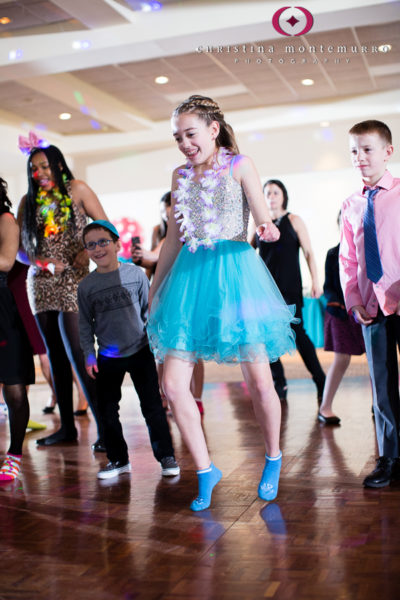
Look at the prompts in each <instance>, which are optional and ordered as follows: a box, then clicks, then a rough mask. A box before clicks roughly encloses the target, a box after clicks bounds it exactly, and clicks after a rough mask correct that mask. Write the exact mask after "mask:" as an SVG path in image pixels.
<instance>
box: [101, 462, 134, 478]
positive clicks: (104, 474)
mask: <svg viewBox="0 0 400 600" xmlns="http://www.w3.org/2000/svg"><path fill="white" fill-rule="evenodd" d="M131 470H132V469H131V464H130V463H129V462H127V463H122V462H120V461H119V460H117V462H109V463H108V465H107V466H105V467H104V469H102V470H101V471H99V472H98V473H97V477H98V479H111V478H112V477H117V476H118V475H121V473H130V472H131Z"/></svg>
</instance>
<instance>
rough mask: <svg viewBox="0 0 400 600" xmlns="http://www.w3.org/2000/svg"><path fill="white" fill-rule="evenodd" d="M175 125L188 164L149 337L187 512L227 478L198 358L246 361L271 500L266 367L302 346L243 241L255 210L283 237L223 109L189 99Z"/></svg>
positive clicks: (275, 446)
mask: <svg viewBox="0 0 400 600" xmlns="http://www.w3.org/2000/svg"><path fill="white" fill-rule="evenodd" d="M172 128H173V134H174V137H175V140H176V142H177V144H178V147H179V150H180V151H181V152H182V153H183V154H184V155H185V157H186V158H187V163H186V165H184V166H183V167H180V168H178V169H176V170H175V171H174V173H173V178H172V188H171V189H172V197H173V200H172V210H173V213H174V215H175V219H173V218H171V219H170V221H169V225H168V233H167V237H166V240H165V242H164V245H163V247H162V250H161V255H160V259H159V262H158V266H157V270H156V273H155V276H154V280H153V284H152V286H151V290H150V301H152V307H151V313H150V318H149V323H148V335H149V340H150V345H151V348H152V350H153V352H154V354H155V356H156V359H157V360H158V361H159V362H164V373H163V381H162V386H163V390H164V393H165V394H166V396H167V398H168V401H169V403H170V406H171V408H172V411H173V414H174V417H175V420H176V423H177V425H178V427H179V429H180V432H181V435H182V437H183V439H184V442H185V444H186V445H187V447H188V449H189V451H190V453H191V455H192V457H193V460H194V463H195V465H196V468H197V476H198V483H199V492H198V496H197V498H196V499H195V500H193V502H192V503H191V505H190V508H191V509H192V510H194V511H200V510H204V509H206V508H208V507H209V506H210V503H211V495H212V490H213V488H214V486H215V485H216V484H217V483H218V482H219V480H220V479H221V477H222V473H221V471H220V470H219V469H218V468H217V467H216V466H215V465H214V464H213V463H212V462H211V460H210V457H209V454H208V450H207V445H206V441H205V438H204V434H203V430H202V427H201V419H200V414H199V411H198V410H197V407H196V403H195V400H194V398H193V396H192V394H191V392H190V380H191V376H192V372H193V368H194V365H195V363H196V362H197V361H198V360H199V359H205V360H215V361H216V362H219V363H240V364H241V368H242V372H243V376H244V379H245V381H246V383H247V386H248V389H249V391H250V394H251V398H252V401H253V406H254V411H255V414H256V418H257V420H258V422H259V425H260V427H261V430H262V434H263V437H264V442H265V447H266V458H265V467H264V470H263V473H262V476H261V481H260V484H259V487H258V494H259V496H260V498H262V499H263V500H273V499H274V498H275V497H276V495H277V493H278V481H279V473H280V468H281V460H282V453H281V451H280V447H279V435H280V420H281V407H280V401H279V398H278V396H277V394H276V392H275V390H274V385H273V382H272V378H271V372H270V368H269V362H270V361H274V360H277V359H278V358H279V356H281V355H282V354H284V353H285V352H287V351H288V350H292V349H295V343H294V336H293V333H292V330H291V327H290V323H291V322H292V321H293V319H294V317H293V315H294V312H295V307H288V306H287V305H286V304H285V302H284V300H283V298H282V296H281V294H280V292H279V290H278V288H277V287H276V285H275V283H274V281H273V279H272V277H271V275H270V274H269V271H268V269H267V268H266V267H265V265H264V264H263V262H262V260H261V259H260V258H259V257H258V256H257V254H256V253H255V251H254V250H253V248H252V247H251V246H250V245H249V244H248V243H247V242H246V239H247V225H248V218H249V212H250V211H251V213H252V215H253V217H254V220H255V222H256V225H257V226H258V227H257V230H258V233H259V235H260V237H261V239H264V240H270V241H274V240H276V239H278V237H279V231H278V230H277V228H276V227H275V225H273V224H272V222H271V219H270V216H269V213H268V209H267V207H266V203H265V200H264V196H263V193H262V190H261V185H260V180H259V177H258V175H257V172H256V170H255V168H254V166H253V163H252V162H251V160H250V159H249V158H247V157H246V156H242V155H240V154H239V151H238V148H237V145H236V141H235V137H234V134H233V131H232V129H231V127H230V126H229V125H227V124H226V123H225V120H224V115H223V114H222V112H221V110H220V108H219V106H218V104H217V103H216V102H214V101H213V100H211V98H206V97H204V96H191V97H190V98H188V99H187V100H185V101H184V102H183V103H182V104H180V105H179V106H178V107H177V108H176V110H175V111H174V113H173V118H172ZM181 242H184V245H183V246H182V244H181Z"/></svg>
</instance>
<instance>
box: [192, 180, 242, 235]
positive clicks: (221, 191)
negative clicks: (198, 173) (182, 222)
mask: <svg viewBox="0 0 400 600" xmlns="http://www.w3.org/2000/svg"><path fill="white" fill-rule="evenodd" d="M219 179H220V181H219V185H218V186H217V187H216V189H215V191H214V198H213V209H214V210H215V213H216V219H215V220H216V222H217V223H218V225H219V226H220V227H219V232H218V235H216V236H215V239H220V240H233V241H241V242H246V241H247V229H248V224H249V214H250V209H249V205H248V204H247V200H246V196H245V194H244V192H243V189H242V187H241V185H240V183H238V182H237V181H236V179H234V178H233V176H232V175H230V174H229V173H227V174H225V175H221V176H220V178H219ZM201 191H202V187H201V183H198V182H196V181H193V180H191V182H190V187H189V190H188V194H187V195H186V197H185V205H186V206H187V207H188V208H189V209H190V220H191V222H192V223H193V225H194V232H193V237H194V238H196V239H198V240H202V239H204V238H206V237H207V234H206V233H205V231H204V225H205V223H204V216H203V210H204V208H203V206H204V205H203V202H202V200H201V197H200V194H201Z"/></svg>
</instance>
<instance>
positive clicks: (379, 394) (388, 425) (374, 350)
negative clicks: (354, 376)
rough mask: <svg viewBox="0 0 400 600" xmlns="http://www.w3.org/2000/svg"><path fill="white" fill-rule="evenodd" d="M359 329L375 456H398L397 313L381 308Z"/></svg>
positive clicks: (399, 338)
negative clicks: (368, 379) (367, 375)
mask: <svg viewBox="0 0 400 600" xmlns="http://www.w3.org/2000/svg"><path fill="white" fill-rule="evenodd" d="M362 331H363V335H364V341H365V349H366V352H367V359H368V367H369V373H370V376H371V382H372V394H373V402H374V414H375V430H376V437H377V441H378V449H379V456H387V457H389V458H398V456H399V417H400V399H399V379H398V378H399V373H398V364H397V345H399V346H400V317H399V316H397V315H389V316H387V317H385V316H384V315H383V314H382V313H381V312H380V313H379V314H378V316H377V317H376V318H375V319H374V322H373V323H372V324H371V325H367V326H366V325H363V326H362Z"/></svg>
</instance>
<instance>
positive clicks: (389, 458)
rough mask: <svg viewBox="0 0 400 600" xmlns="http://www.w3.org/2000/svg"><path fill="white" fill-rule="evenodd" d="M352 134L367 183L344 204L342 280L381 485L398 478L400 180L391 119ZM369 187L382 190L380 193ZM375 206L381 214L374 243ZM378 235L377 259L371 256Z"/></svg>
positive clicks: (374, 482)
mask: <svg viewBox="0 0 400 600" xmlns="http://www.w3.org/2000/svg"><path fill="white" fill-rule="evenodd" d="M349 134H350V152H351V156H352V162H353V166H354V167H356V168H357V169H358V170H359V171H360V173H361V178H362V187H361V189H360V190H359V191H358V192H355V193H354V194H352V195H351V196H350V197H349V198H348V199H347V200H345V202H344V203H343V206H342V231H341V240H340V254H339V263H340V279H341V284H342V288H343V293H344V298H345V303H346V308H347V310H348V311H349V312H350V311H352V312H353V314H354V317H355V319H356V320H357V321H358V322H359V323H361V325H362V329H363V335H364V340H365V347H366V352H367V358H368V367H369V372H370V376H371V380H372V390H373V398H374V414H375V429H376V437H377V441H378V449H379V458H378V459H377V465H376V468H375V469H374V470H373V471H372V472H371V473H370V474H369V475H367V477H366V478H365V479H364V486H365V487H372V488H380V487H384V486H386V485H389V484H390V482H391V481H392V480H395V479H399V477H400V468H399V430H400V398H399V385H398V365H397V348H396V344H398V345H399V347H400V316H399V314H400V310H399V301H400V234H399V232H400V179H396V178H394V177H392V175H391V174H390V173H389V171H387V170H386V163H387V161H388V160H389V158H390V156H391V155H392V153H393V146H392V135H391V132H390V129H389V128H388V127H387V125H385V123H382V122H381V121H374V120H371V121H363V122H361V123H357V124H356V125H354V127H352V128H351V129H350V131H349ZM369 190H378V191H377V192H376V193H375V194H374V193H371V192H370V191H369ZM368 196H372V202H373V210H372V211H371V210H370V211H369V215H368V221H364V218H365V213H366V210H367V204H368V200H367V197H368ZM370 202H371V198H370ZM371 212H372V215H374V217H375V228H376V237H375V243H374V244H373V243H372V244H371V234H370V225H371ZM372 220H373V217H372ZM364 223H365V224H366V228H367V229H368V232H367V234H366V236H364ZM376 240H377V245H378V247H377V252H376V255H375V259H376V260H375V259H370V256H371V245H372V246H374V247H375V248H376ZM364 243H365V244H366V247H367V261H366V252H365V246H364ZM372 254H373V251H372ZM367 262H368V273H369V276H368V275H367ZM377 263H378V265H377Z"/></svg>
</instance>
